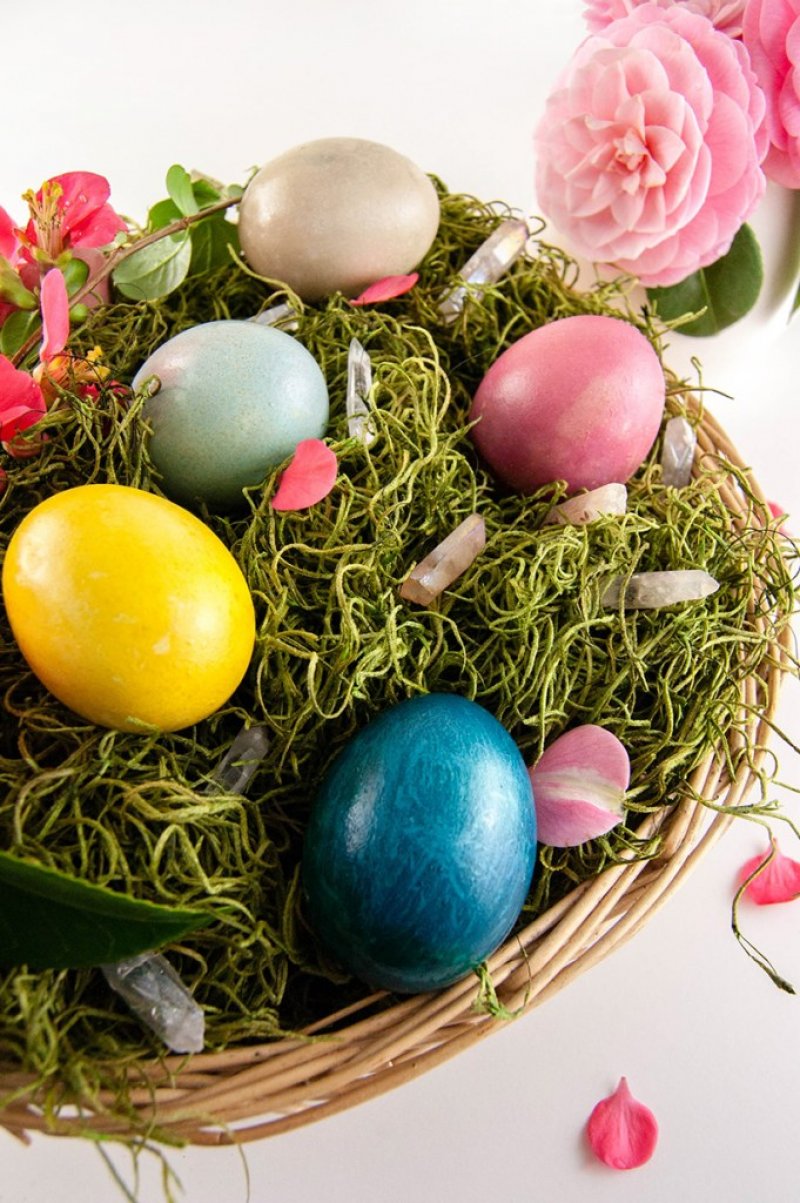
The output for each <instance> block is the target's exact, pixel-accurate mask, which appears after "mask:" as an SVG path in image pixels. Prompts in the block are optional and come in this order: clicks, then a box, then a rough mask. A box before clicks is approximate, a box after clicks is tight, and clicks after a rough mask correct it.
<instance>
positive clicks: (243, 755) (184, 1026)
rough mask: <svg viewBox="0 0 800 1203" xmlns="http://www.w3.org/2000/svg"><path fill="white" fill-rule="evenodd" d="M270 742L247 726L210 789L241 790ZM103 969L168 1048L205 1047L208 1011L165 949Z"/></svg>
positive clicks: (209, 791)
mask: <svg viewBox="0 0 800 1203" xmlns="http://www.w3.org/2000/svg"><path fill="white" fill-rule="evenodd" d="M268 746H269V741H268V739H267V729H266V727H264V726H260V725H257V726H254V727H243V728H242V730H241V731H240V732H239V734H238V735H237V736H236V738H235V739H234V741H233V743H232V744H231V746H230V748H229V749H228V751H227V752H226V753H225V755H224V756H223V758H222V760H220V762H219V764H218V765H217V767H216V768H215V769H214V772H213V773H212V774H211V779H210V781H209V784H208V786H207V787H206V790H205V792H206V794H217V793H225V794H243V793H244V792H245V790H246V789H247V787H248V785H249V784H250V782H251V781H252V779H253V776H254V774H255V772H256V769H257V768H258V766H259V764H260V763H261V761H262V760H263V758H264V756H265V754H266V751H267V748H268ZM101 969H102V972H103V975H104V977H105V979H106V981H107V982H108V984H109V986H111V989H112V990H115V991H116V992H117V994H119V996H120V997H121V998H123V999H124V1000H125V1002H126V1003H127V1004H128V1006H129V1007H130V1009H131V1010H132V1011H133V1013H134V1014H135V1015H137V1016H138V1017H139V1019H141V1020H142V1022H143V1023H145V1024H146V1025H147V1027H149V1028H150V1029H151V1030H152V1031H153V1032H155V1034H156V1035H157V1036H158V1037H159V1038H160V1039H161V1040H163V1041H164V1043H165V1044H166V1046H167V1048H170V1049H172V1051H173V1052H174V1053H199V1052H202V1049H203V1035H204V1032H205V1016H204V1015H203V1012H202V1010H201V1009H200V1007H199V1006H198V1005H197V1003H196V1002H195V1001H194V999H193V998H192V996H191V994H190V993H189V991H188V990H187V989H186V987H185V986H184V984H183V982H182V981H181V979H180V977H179V976H178V974H177V973H176V972H175V970H174V969H173V968H172V966H171V965H170V963H169V961H168V960H167V959H166V958H165V957H163V956H162V955H161V953H158V952H144V953H140V954H139V956H135V957H127V958H126V959H125V960H123V961H117V962H116V964H114V965H102V966H101Z"/></svg>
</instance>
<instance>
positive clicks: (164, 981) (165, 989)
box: [101, 952, 205, 1053]
mask: <svg viewBox="0 0 800 1203" xmlns="http://www.w3.org/2000/svg"><path fill="white" fill-rule="evenodd" d="M101 969H102V972H103V976H104V977H105V979H106V981H107V982H108V984H109V986H110V987H111V989H112V990H115V991H116V992H117V994H119V995H120V997H121V998H124V1000H125V1002H126V1003H127V1004H128V1006H129V1007H130V1009H131V1010H132V1011H133V1013H134V1014H135V1015H137V1016H138V1017H139V1019H141V1020H142V1022H143V1023H144V1024H146V1025H147V1027H149V1028H150V1029H151V1030H152V1031H153V1032H155V1034H156V1035H157V1036H158V1037H159V1039H161V1040H163V1041H164V1043H165V1044H166V1046H167V1048H170V1049H171V1050H172V1051H173V1053H199V1052H202V1049H203V1036H204V1033H205V1016H204V1015H203V1012H202V1010H201V1008H200V1007H199V1006H198V1005H197V1003H196V1002H195V1001H194V999H193V998H192V996H191V994H190V993H189V991H188V990H187V989H186V987H185V986H184V984H183V982H182V981H181V979H180V978H179V977H178V975H177V973H176V972H175V970H174V969H173V968H172V966H171V965H170V963H169V961H168V960H166V958H165V957H163V956H161V954H160V953H157V952H144V953H140V955H139V956H136V957H128V958H126V959H125V960H124V961H117V963H116V964H115V965H101Z"/></svg>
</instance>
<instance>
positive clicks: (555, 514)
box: [544, 484, 628, 526]
mask: <svg viewBox="0 0 800 1203" xmlns="http://www.w3.org/2000/svg"><path fill="white" fill-rule="evenodd" d="M627 508H628V490H627V489H626V488H625V486H624V485H617V484H611V485H603V486H602V487H601V488H599V489H590V491H589V492H588V493H580V494H579V495H578V496H577V497H568V498H567V500H566V501H562V502H560V504H559V505H554V506H553V508H552V510H550V512H549V513H548V515H547V517H546V518H545V520H544V523H545V526H548V525H553V524H558V525H559V526H584V525H585V524H586V523H587V522H594V521H595V520H596V519H597V518H602V517H603V515H604V514H617V515H619V514H624V513H625V512H626V510H627Z"/></svg>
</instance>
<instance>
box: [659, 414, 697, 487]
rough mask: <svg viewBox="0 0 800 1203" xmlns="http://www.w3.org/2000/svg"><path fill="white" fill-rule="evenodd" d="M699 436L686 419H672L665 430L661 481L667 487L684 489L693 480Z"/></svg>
mask: <svg viewBox="0 0 800 1203" xmlns="http://www.w3.org/2000/svg"><path fill="white" fill-rule="evenodd" d="M696 447H697V435H696V434H695V432H694V430H693V428H692V426H691V424H690V423H689V422H687V420H686V418H670V420H669V421H668V422H667V425H666V427H665V429H664V448H663V451H662V452H661V479H662V481H663V482H664V484H665V485H672V487H673V488H675V489H684V488H685V487H686V485H688V483H689V481H690V480H691V479H692V464H693V463H694V453H695V448H696Z"/></svg>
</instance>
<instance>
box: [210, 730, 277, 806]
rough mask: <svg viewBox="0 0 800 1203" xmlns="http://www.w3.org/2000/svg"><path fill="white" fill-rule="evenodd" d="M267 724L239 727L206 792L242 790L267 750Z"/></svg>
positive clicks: (239, 792) (235, 792) (223, 792)
mask: <svg viewBox="0 0 800 1203" xmlns="http://www.w3.org/2000/svg"><path fill="white" fill-rule="evenodd" d="M268 748H269V739H268V738H267V728H266V727H264V726H262V725H260V724H257V725H256V726H254V727H242V729H241V731H240V732H239V734H238V735H237V736H236V738H235V739H234V741H233V743H232V744H231V746H230V748H229V749H228V751H227V752H226V753H225V755H224V756H223V758H222V760H221V761H220V762H219V764H218V765H217V767H216V768H215V769H214V772H213V773H212V774H211V780H210V783H209V785H208V786H207V788H206V791H205V792H206V793H207V794H216V793H222V794H243V793H244V792H245V791H246V789H247V787H248V785H249V784H250V782H251V781H252V779H253V777H254V776H255V773H256V770H257V769H258V766H259V765H260V763H261V761H262V760H263V759H264V757H265V756H266V754H267V749H268Z"/></svg>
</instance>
